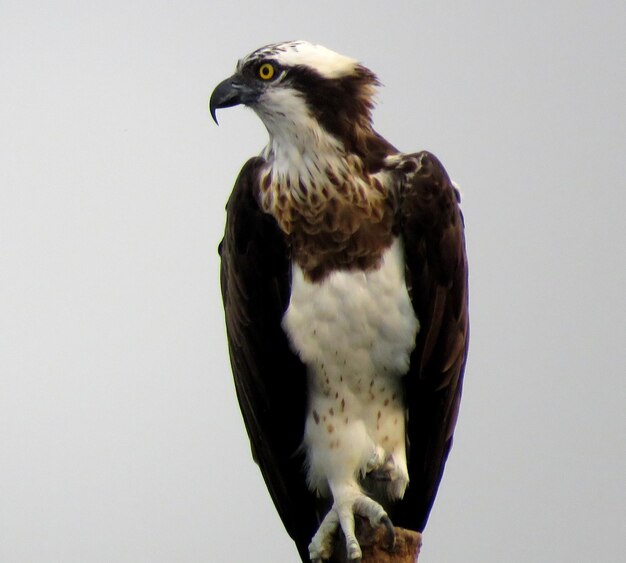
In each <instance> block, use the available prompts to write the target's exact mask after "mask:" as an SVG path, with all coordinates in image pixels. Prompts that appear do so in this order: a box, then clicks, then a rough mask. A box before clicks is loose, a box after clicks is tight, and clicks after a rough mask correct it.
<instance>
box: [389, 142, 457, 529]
mask: <svg viewBox="0 0 626 563" xmlns="http://www.w3.org/2000/svg"><path fill="white" fill-rule="evenodd" d="M408 158H410V159H414V160H415V161H417V162H418V163H419V166H418V167H417V169H416V170H415V171H414V172H411V173H409V174H407V176H406V181H405V182H404V185H403V188H402V190H401V194H400V196H401V197H400V204H399V207H400V209H399V223H400V233H401V235H402V237H403V240H404V247H405V262H406V276H407V285H408V287H409V292H410V295H411V300H412V302H413V307H414V310H415V313H416V315H417V317H418V319H419V321H420V332H419V333H418V335H417V339H416V346H415V350H414V351H413V354H412V356H411V364H410V368H409V372H408V373H407V375H406V376H405V385H406V389H405V397H406V398H405V400H406V402H407V409H408V421H407V441H408V446H409V449H408V466H409V477H410V483H409V487H408V489H407V491H406V494H405V496H404V498H403V500H402V501H401V502H400V503H399V504H398V505H396V506H395V507H393V508H392V510H391V513H392V515H393V519H394V522H395V523H396V524H397V525H400V526H405V527H407V528H410V529H414V530H420V531H421V530H423V529H424V527H425V525H426V522H427V520H428V516H429V514H430V510H431V508H432V505H433V502H434V498H435V495H436V492H437V489H438V487H439V482H440V480H441V477H442V474H443V469H444V466H445V462H446V459H447V457H448V453H449V451H450V447H451V446H452V435H453V433H454V426H455V424H456V419H457V416H458V411H459V404H460V399H461V389H462V380H463V371H464V368H465V361H466V358H467V346H468V340H469V322H468V303H467V283H468V279H467V258H466V254H465V239H464V233H463V217H462V214H461V211H460V209H459V205H458V194H457V192H456V190H455V188H454V186H453V185H452V183H451V181H450V179H449V178H448V175H447V174H446V171H445V170H444V168H443V166H442V165H441V163H440V162H439V161H438V160H437V158H436V157H435V156H433V155H432V154H430V153H427V152H422V153H418V154H415V155H410V156H409V157H408Z"/></svg>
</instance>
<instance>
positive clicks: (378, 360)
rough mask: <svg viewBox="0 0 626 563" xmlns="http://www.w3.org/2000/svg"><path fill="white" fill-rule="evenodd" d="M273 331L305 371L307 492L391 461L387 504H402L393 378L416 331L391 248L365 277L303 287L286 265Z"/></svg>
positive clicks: (348, 275) (401, 442)
mask: <svg viewBox="0 0 626 563" xmlns="http://www.w3.org/2000/svg"><path fill="white" fill-rule="evenodd" d="M283 327H284V329H285V331H286V332H287V334H288V336H289V338H290V341H291V343H292V346H293V348H294V349H295V350H296V352H297V353H298V354H299V355H300V358H301V359H302V360H303V361H304V362H305V363H306V364H307V365H308V366H309V374H308V384H309V397H310V403H309V411H308V416H307V422H306V430H305V437H304V446H305V448H306V451H307V461H308V466H309V470H308V480H309V485H310V487H311V488H312V489H314V490H318V491H319V492H320V493H322V494H327V492H328V490H329V488H330V489H333V488H334V487H333V486H337V485H339V484H341V483H346V482H353V481H354V480H355V479H356V477H357V476H358V475H359V474H363V473H365V472H366V471H369V470H371V469H376V468H379V467H380V466H381V465H382V464H383V463H384V462H385V461H386V460H387V461H388V460H389V459H391V460H392V461H393V463H394V464H395V466H396V472H397V475H396V476H397V482H396V483H394V485H393V486H394V487H395V489H394V490H392V491H390V494H391V495H392V496H402V494H403V492H404V488H405V487H406V484H407V482H408V472H407V469H406V453H405V446H406V444H405V410H404V405H403V397H402V382H401V379H400V376H402V375H403V374H404V373H406V371H407V369H408V365H409V357H410V354H411V351H412V350H413V347H414V345H415V336H416V334H417V331H418V328H419V325H418V320H417V318H416V316H415V314H414V312H413V308H412V305H411V302H410V299H409V296H408V293H407V288H406V282H405V279H404V260H403V252H402V247H401V243H400V241H399V240H396V241H395V242H394V244H393V245H392V246H391V247H390V248H389V249H388V250H387V252H386V254H385V255H384V257H383V262H382V265H381V267H380V268H379V269H377V270H372V271H369V272H351V271H335V272H333V273H331V274H330V275H329V276H328V277H327V278H326V279H324V280H323V281H322V282H318V283H311V282H309V281H307V280H306V279H305V278H304V275H303V273H302V270H301V269H300V268H299V266H297V265H294V267H293V282H292V291H291V300H290V303H289V307H288V309H287V311H286V313H285V316H284V318H283ZM379 413H380V414H379Z"/></svg>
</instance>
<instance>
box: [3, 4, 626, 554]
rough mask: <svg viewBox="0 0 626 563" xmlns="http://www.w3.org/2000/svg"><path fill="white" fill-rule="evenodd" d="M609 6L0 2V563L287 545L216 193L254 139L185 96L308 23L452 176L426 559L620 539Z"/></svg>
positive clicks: (615, 550)
mask: <svg viewBox="0 0 626 563" xmlns="http://www.w3.org/2000/svg"><path fill="white" fill-rule="evenodd" d="M625 12H626V5H625V4H624V2H623V0H619V1H614V2H612V1H608V0H605V1H597V0H595V1H591V0H590V1H586V2H585V1H577V0H569V1H560V2H559V1H549V0H548V1H545V0H544V1H536V0H528V1H525V2H502V1H501V0H493V1H476V2H461V1H456V2H446V1H441V0H438V1H434V0H433V1H413V2H408V1H405V2H396V3H392V2H388V3H383V2H381V1H380V0H378V1H350V2H347V1H345V2H344V1H341V2H340V1H332V2H331V1H323V2H278V1H272V0H269V1H267V2H252V1H248V2H241V3H234V2H231V1H229V2H226V1H213V2H210V1H202V2H199V1H194V2H174V1H171V2H164V1H157V2H148V1H142V2H128V1H120V0H115V1H112V0H109V1H107V2H82V3H81V2H69V1H56V2H30V1H24V0H21V1H19V2H13V1H9V0H1V3H0V456H1V459H0V561H2V562H6V563H26V562H37V563H38V562H42V563H48V562H50V563H52V562H61V563H66V562H67V563H69V562H72V563H73V562H76V563H92V562H93V563H96V562H103V563H104V562H107V563H108V562H128V563H140V562H146V563H166V562H167V563H169V562H182V563H192V562H198V563H200V562H220V561H232V562H240V561H241V562H243V561H255V562H256V563H273V562H283V561H284V562H287V563H289V562H293V561H295V557H296V552H295V549H294V547H293V545H292V543H291V540H290V539H289V538H288V537H287V535H286V533H285V532H284V531H283V528H282V525H281V523H280V521H279V519H278V517H277V515H276V514H275V512H274V508H273V506H272V504H271V502H270V500H269V495H268V494H267V492H266V490H265V487H264V484H263V482H262V480H261V477H260V473H259V472H258V470H257V468H256V466H255V465H254V464H253V462H252V460H251V457H250V451H249V446H248V443H247V438H246V436H245V433H244V429H243V424H242V421H241V418H240V414H239V410H238V407H237V404H236V399H235V393H234V389H233V385H232V381H231V375H230V369H229V365H228V359H227V349H226V342H225V334H224V327H223V320H222V309H221V302H220V296H219V289H218V257H217V250H216V249H217V244H218V242H219V240H220V238H221V233H222V230H223V225H224V211H223V210H224V204H225V202H226V199H227V198H228V194H229V191H230V188H231V186H232V182H233V180H234V178H235V176H236V174H237V172H238V170H239V168H240V167H241V165H242V163H243V162H244V161H245V160H246V159H247V158H248V157H249V156H251V155H253V154H256V153H258V152H259V151H260V149H261V148H262V146H263V145H264V143H265V140H266V133H265V131H264V129H263V127H262V125H261V123H260V121H259V120H258V119H257V118H256V117H255V116H254V114H253V113H252V112H250V111H249V110H246V109H243V108H236V109H232V110H228V111H222V112H221V113H220V122H221V126H220V127H219V128H218V127H216V126H215V125H214V124H213V123H212V122H211V121H210V118H209V115H208V112H207V108H206V106H207V99H208V96H209V95H210V93H211V91H212V89H213V88H214V86H215V85H216V84H217V83H218V82H219V81H220V80H222V79H223V78H225V77H226V76H228V75H230V74H231V72H232V70H233V69H234V65H235V63H236V61H237V59H238V58H240V57H241V56H243V55H245V54H246V53H248V52H249V51H251V50H253V49H255V48H257V47H259V46H261V45H264V44H266V43H269V42H275V41H279V40H285V39H294V38H303V39H309V40H311V41H315V42H319V43H322V44H324V45H326V46H328V47H330V48H333V49H335V50H337V51H339V52H342V53H345V54H348V55H351V56H354V57H356V58H358V59H359V60H361V61H362V62H363V63H365V64H366V65H367V66H369V67H370V68H372V69H373V70H374V71H375V72H377V73H378V75H379V77H380V79H381V80H382V82H383V83H384V85H385V87H384V88H383V89H382V90H381V92H380V95H379V100H380V103H379V107H378V109H377V111H376V113H375V124H376V127H377V129H378V130H379V131H380V132H381V133H382V134H383V135H384V136H385V137H387V138H388V139H389V140H390V141H392V142H393V143H394V144H395V145H396V146H398V147H399V148H400V149H402V150H406V151H415V150H418V149H426V148H427V149H429V150H431V151H433V152H435V153H436V154H437V155H438V156H439V157H440V158H441V160H442V161H443V162H444V164H445V165H446V167H447V169H448V171H449V173H450V174H451V176H452V177H453V178H454V179H455V180H456V181H457V182H458V183H459V184H460V185H461V188H462V191H463V195H464V199H463V209H464V212H465V217H466V225H467V245H468V252H469V256H470V265H471V280H470V281H471V313H472V342H471V347H470V360H469V363H468V366H467V371H466V385H465V395H464V402H463V405H462V410H461V417H460V419H459V424H458V427H457V433H456V442H455V447H454V448H453V451H452V455H451V458H450V461H449V463H448V467H447V471H446V474H445V476H444V480H443V484H442V487H441V489H440V494H439V496H438V499H437V502H436V504H435V508H434V510H433V513H432V516H431V519H430V522H429V525H428V527H427V530H426V534H425V537H424V548H423V556H422V557H421V559H420V561H423V563H444V562H450V563H457V562H458V563H470V562H474V563H479V562H480V563H502V562H520V563H521V562H524V563H528V562H532V563H536V562H545V563H561V562H562V563H571V561H592V562H595V561H597V562H602V563H604V562H615V563H617V562H618V561H623V560H624V552H625V550H626V539H625V538H626V536H625V535H624V525H625V524H626V445H625V444H626V438H625V437H626V414H625V405H626V382H625V376H626V373H625V371H626V369H625V368H626V354H625V352H624V350H625V347H624V341H625V338H626V329H625V317H626V306H625V299H624V288H625V285H626V265H625V262H626V258H625V256H626V252H625V242H626V240H625V239H626V236H625V235H626V228H625V226H624V209H623V208H624V204H625V203H626V197H625V195H624V189H625V188H626V186H625V174H624V156H623V153H624V150H625V149H626V124H625V122H626V120H625V114H626V79H625V70H624V69H625V68H626V40H625V31H624V30H625V28H626V17H625Z"/></svg>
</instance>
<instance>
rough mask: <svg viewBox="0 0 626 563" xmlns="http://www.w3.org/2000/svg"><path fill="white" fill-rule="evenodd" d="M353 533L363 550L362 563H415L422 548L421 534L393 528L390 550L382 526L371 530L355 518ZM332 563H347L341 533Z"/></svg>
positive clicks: (385, 532) (363, 521)
mask: <svg viewBox="0 0 626 563" xmlns="http://www.w3.org/2000/svg"><path fill="white" fill-rule="evenodd" d="M355 524H356V526H355V531H356V537H357V540H358V541H359V545H360V546H361V549H362V550H363V559H362V563H415V562H416V561H417V558H418V556H419V553H420V548H421V546H422V534H420V533H419V532H414V531H413V530H405V529H404V528H394V530H395V532H396V541H395V545H394V547H393V549H392V550H390V549H389V545H388V541H387V530H386V528H385V527H384V526H378V527H377V528H372V527H371V526H370V524H369V522H368V521H367V520H366V519H364V518H361V517H359V516H357V517H356V518H355ZM331 562H332V563H349V562H348V559H347V557H346V544H345V538H344V537H343V534H342V533H339V534H338V535H337V539H336V540H335V552H334V554H333V559H332V560H331Z"/></svg>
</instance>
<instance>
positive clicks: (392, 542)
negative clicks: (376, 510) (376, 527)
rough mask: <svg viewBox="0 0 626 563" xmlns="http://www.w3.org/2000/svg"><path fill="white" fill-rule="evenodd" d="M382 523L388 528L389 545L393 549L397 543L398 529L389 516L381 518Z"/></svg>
mask: <svg viewBox="0 0 626 563" xmlns="http://www.w3.org/2000/svg"><path fill="white" fill-rule="evenodd" d="M380 523H381V524H382V525H383V526H385V528H387V545H388V547H389V550H390V551H392V550H393V548H394V547H395V545H396V531H395V530H394V528H393V524H392V522H391V519H390V518H389V516H383V517H382V518H381V519H380Z"/></svg>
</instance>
